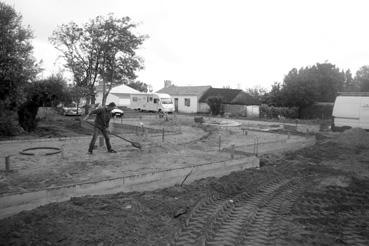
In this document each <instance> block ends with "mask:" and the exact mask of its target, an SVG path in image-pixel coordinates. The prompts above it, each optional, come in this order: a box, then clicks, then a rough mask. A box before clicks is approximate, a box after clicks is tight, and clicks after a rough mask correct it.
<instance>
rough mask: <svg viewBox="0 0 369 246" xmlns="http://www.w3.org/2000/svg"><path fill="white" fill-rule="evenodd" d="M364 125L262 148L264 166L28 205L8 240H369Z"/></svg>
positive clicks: (0, 228)
mask: <svg viewBox="0 0 369 246" xmlns="http://www.w3.org/2000/svg"><path fill="white" fill-rule="evenodd" d="M357 131H358V130H355V129H353V130H352V131H347V132H344V133H342V134H340V135H329V134H328V135H327V136H325V137H324V138H322V139H321V140H320V141H319V142H318V143H317V144H315V145H314V146H312V147H308V148H305V149H302V150H299V151H296V152H289V153H285V154H278V155H275V154H273V155H272V154H268V155H264V156H261V163H262V167H261V168H259V169H252V170H251V169H249V170H245V171H242V172H234V173H232V174H230V175H227V176H224V177H221V178H207V179H202V180H198V181H196V182H193V183H191V184H189V185H184V186H174V187H170V188H167V189H162V190H156V191H153V192H141V193H138V192H133V193H118V194H114V195H103V196H86V197H80V198H72V199H71V200H70V201H67V202H62V203H54V204H49V205H45V206H42V207H39V208H37V209H34V210H32V211H28V212H21V213H19V214H17V215H15V216H12V217H9V218H6V219H3V220H1V221H0V245H99V246H103V245H369V204H368V201H369V176H368V175H369V154H368V153H369V146H368V145H363V144H361V143H363V142H364V143H365V141H368V139H367V136H366V135H365V134H363V133H364V132H362V133H360V134H359V135H360V137H363V139H361V140H359V141H360V144H353V141H355V140H356V139H357V135H355V134H357ZM352 135H354V137H353V136H352ZM342 136H343V137H342ZM235 137H236V136H235ZM202 141H206V139H203V140H202ZM198 146H200V145H198Z"/></svg>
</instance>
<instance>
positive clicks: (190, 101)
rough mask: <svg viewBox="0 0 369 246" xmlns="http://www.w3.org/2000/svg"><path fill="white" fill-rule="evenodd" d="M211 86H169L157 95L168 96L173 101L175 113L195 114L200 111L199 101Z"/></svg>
mask: <svg viewBox="0 0 369 246" xmlns="http://www.w3.org/2000/svg"><path fill="white" fill-rule="evenodd" d="M209 88H211V86H175V85H170V86H167V87H164V88H163V89H161V90H158V91H157V93H166V94H169V95H170V96H171V97H172V98H173V100H174V107H175V111H176V112H181V113H197V112H199V111H200V105H199V99H200V98H201V97H202V95H203V94H204V93H205V92H206V91H207V90H208V89H209Z"/></svg>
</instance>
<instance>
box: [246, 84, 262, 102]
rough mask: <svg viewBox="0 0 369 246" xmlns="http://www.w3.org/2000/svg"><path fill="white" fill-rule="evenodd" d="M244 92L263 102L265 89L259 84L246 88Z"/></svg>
mask: <svg viewBox="0 0 369 246" xmlns="http://www.w3.org/2000/svg"><path fill="white" fill-rule="evenodd" d="M246 92H247V93H248V94H250V95H251V96H252V97H253V98H255V99H256V100H257V101H259V102H264V101H265V96H266V94H267V91H266V89H264V88H262V87H260V86H255V87H254V88H247V89H246Z"/></svg>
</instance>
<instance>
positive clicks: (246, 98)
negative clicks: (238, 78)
mask: <svg viewBox="0 0 369 246" xmlns="http://www.w3.org/2000/svg"><path fill="white" fill-rule="evenodd" d="M231 104H238V105H260V102H259V100H258V99H256V98H254V97H253V96H251V95H250V94H249V93H246V92H244V91H241V92H240V93H239V94H238V95H237V96H236V98H234V99H233V100H232V103H231Z"/></svg>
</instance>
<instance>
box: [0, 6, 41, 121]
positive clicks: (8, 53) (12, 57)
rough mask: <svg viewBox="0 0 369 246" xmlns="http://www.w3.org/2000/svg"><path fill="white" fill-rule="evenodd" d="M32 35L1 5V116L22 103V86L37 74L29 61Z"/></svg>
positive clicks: (30, 60)
mask: <svg viewBox="0 0 369 246" xmlns="http://www.w3.org/2000/svg"><path fill="white" fill-rule="evenodd" d="M31 38H32V31H31V30H30V29H29V28H25V27H23V26H22V16H21V15H19V14H18V13H16V11H15V10H14V9H13V8H12V7H11V6H9V5H7V4H5V3H2V2H0V44H1V45H0V115H1V114H2V113H4V111H5V110H14V109H15V108H16V107H17V106H18V105H19V104H20V103H21V101H22V96H21V90H22V86H23V85H25V84H26V83H27V82H29V81H31V80H33V79H34V78H35V76H36V75H37V73H38V72H39V71H40V69H39V66H38V64H37V63H36V61H35V59H34V58H33V57H32V50H33V47H32V45H31V41H30V40H31Z"/></svg>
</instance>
